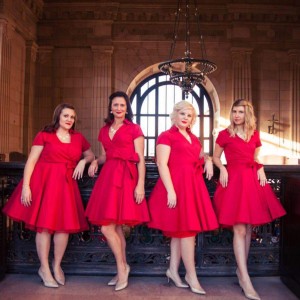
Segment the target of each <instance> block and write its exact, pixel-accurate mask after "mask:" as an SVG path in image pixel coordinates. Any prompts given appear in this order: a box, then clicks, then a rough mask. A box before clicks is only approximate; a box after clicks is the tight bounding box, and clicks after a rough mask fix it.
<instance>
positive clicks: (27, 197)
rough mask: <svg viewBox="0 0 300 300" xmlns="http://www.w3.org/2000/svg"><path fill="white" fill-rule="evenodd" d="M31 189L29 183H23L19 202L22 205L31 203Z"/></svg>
mask: <svg viewBox="0 0 300 300" xmlns="http://www.w3.org/2000/svg"><path fill="white" fill-rule="evenodd" d="M31 201H32V198H31V190H30V186H29V185H26V186H25V185H23V188H22V194H21V203H22V204H23V205H24V206H30V205H31Z"/></svg>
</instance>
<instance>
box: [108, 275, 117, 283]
mask: <svg viewBox="0 0 300 300" xmlns="http://www.w3.org/2000/svg"><path fill="white" fill-rule="evenodd" d="M117 282H118V275H116V276H115V277H114V278H113V279H111V280H110V281H109V282H108V283H107V285H109V286H114V285H116V284H117Z"/></svg>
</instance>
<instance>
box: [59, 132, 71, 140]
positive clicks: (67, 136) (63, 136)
mask: <svg viewBox="0 0 300 300" xmlns="http://www.w3.org/2000/svg"><path fill="white" fill-rule="evenodd" d="M57 136H58V137H59V139H60V140H62V141H67V140H68V139H69V137H70V134H69V133H67V134H65V135H61V134H59V133H57Z"/></svg>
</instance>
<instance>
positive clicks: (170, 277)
mask: <svg viewBox="0 0 300 300" xmlns="http://www.w3.org/2000/svg"><path fill="white" fill-rule="evenodd" d="M166 276H167V279H168V283H170V279H171V281H172V282H173V283H174V284H175V286H176V287H178V288H188V287H189V286H188V285H187V284H185V283H184V282H182V281H181V280H180V281H178V280H176V279H175V278H174V276H173V275H172V273H171V271H170V269H168V270H167V272H166Z"/></svg>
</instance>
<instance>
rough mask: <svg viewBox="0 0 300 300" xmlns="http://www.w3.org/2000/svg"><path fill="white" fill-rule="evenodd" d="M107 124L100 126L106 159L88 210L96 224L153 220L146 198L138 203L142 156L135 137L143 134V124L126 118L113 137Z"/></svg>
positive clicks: (89, 215) (100, 138) (133, 223)
mask: <svg viewBox="0 0 300 300" xmlns="http://www.w3.org/2000/svg"><path fill="white" fill-rule="evenodd" d="M109 127H110V125H109V124H107V125H105V126H104V127H102V128H101V129H100V133H99V137H98V140H99V141H100V142H101V143H102V145H103V147H104V149H105V152H106V161H105V163H104V165H103V167H102V169H101V172H100V174H99V177H98V179H97V181H96V183H95V185H94V188H93V191H92V193H91V196H90V199H89V202H88V205H87V208H86V211H85V214H86V216H87V218H88V220H89V221H90V222H91V223H92V224H95V225H109V224H112V223H114V224H118V225H121V224H127V225H130V226H133V225H137V224H140V223H144V222H147V221H149V212H148V207H147V203H146V200H145V199H144V200H143V201H142V203H141V204H137V203H136V201H135V198H134V190H135V188H136V185H137V181H138V170H137V163H138V162H139V157H138V155H137V153H136V152H135V149H134V140H135V139H136V138H138V137H140V136H143V132H142V130H141V128H140V126H139V125H137V124H134V123H132V122H130V121H128V120H126V119H125V120H124V124H123V126H121V127H120V128H119V129H118V131H117V132H116V133H115V135H114V136H113V138H112V139H110V137H109Z"/></svg>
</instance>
